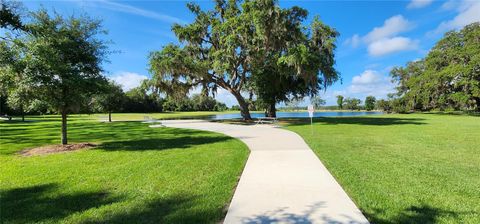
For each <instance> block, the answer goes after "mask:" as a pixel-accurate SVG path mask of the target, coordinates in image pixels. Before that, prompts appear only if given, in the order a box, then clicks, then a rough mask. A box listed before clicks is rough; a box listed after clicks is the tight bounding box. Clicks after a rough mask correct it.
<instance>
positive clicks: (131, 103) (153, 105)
mask: <svg viewBox="0 0 480 224" xmlns="http://www.w3.org/2000/svg"><path fill="white" fill-rule="evenodd" d="M123 103H124V104H123V106H122V107H123V109H122V112H129V113H132V112H133V113H152V112H162V111H163V104H164V100H163V99H162V98H160V97H159V96H158V94H154V93H151V92H148V91H147V89H145V88H143V87H142V86H139V87H136V88H133V89H131V90H129V91H128V92H126V93H125V99H124V101H123Z"/></svg>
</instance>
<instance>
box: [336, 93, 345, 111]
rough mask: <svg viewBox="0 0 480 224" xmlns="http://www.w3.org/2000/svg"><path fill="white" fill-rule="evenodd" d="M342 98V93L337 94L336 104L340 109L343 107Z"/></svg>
mask: <svg viewBox="0 0 480 224" xmlns="http://www.w3.org/2000/svg"><path fill="white" fill-rule="evenodd" d="M343 100H344V97H343V96H342V95H338V96H337V105H338V108H339V109H340V110H341V109H343Z"/></svg>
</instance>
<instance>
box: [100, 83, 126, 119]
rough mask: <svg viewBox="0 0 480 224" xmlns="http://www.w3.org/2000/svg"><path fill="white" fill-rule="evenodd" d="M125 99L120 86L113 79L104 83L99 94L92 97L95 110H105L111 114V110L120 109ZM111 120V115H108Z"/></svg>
mask: <svg viewBox="0 0 480 224" xmlns="http://www.w3.org/2000/svg"><path fill="white" fill-rule="evenodd" d="M124 100H125V94H124V93H123V90H122V87H121V86H120V85H118V84H116V83H115V82H113V81H109V82H107V83H105V86H104V87H103V89H102V92H101V93H100V94H97V95H95V96H94V97H93V99H92V104H93V107H94V108H95V111H98V112H106V113H108V114H109V115H111V113H112V112H115V111H117V112H118V111H120V110H121V107H122V105H123V103H124ZM109 121H110V122H111V121H112V120H111V116H109Z"/></svg>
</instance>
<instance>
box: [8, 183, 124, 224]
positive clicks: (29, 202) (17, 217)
mask: <svg viewBox="0 0 480 224" xmlns="http://www.w3.org/2000/svg"><path fill="white" fill-rule="evenodd" d="M57 188H58V185H56V184H43V185H36V186H32V187H25V188H15V189H11V190H6V191H2V192H1V203H2V205H1V206H0V211H1V212H0V214H1V219H2V223H3V222H5V223H33V222H52V221H59V220H60V219H62V218H65V217H67V216H69V215H71V214H73V213H75V212H82V211H85V210H88V209H91V208H96V207H99V206H102V205H106V204H110V203H114V202H117V201H119V200H120V199H119V198H116V197H112V196H111V195H109V194H108V193H107V192H79V193H74V194H63V195H57V194H55V195H52V194H53V193H54V191H55V190H56V189H57Z"/></svg>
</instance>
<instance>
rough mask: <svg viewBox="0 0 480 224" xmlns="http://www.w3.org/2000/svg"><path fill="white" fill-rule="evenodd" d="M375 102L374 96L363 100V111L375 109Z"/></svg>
mask: <svg viewBox="0 0 480 224" xmlns="http://www.w3.org/2000/svg"><path fill="white" fill-rule="evenodd" d="M375 101H376V99H375V97H374V96H367V98H365V109H366V110H368V111H371V110H373V109H375Z"/></svg>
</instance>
